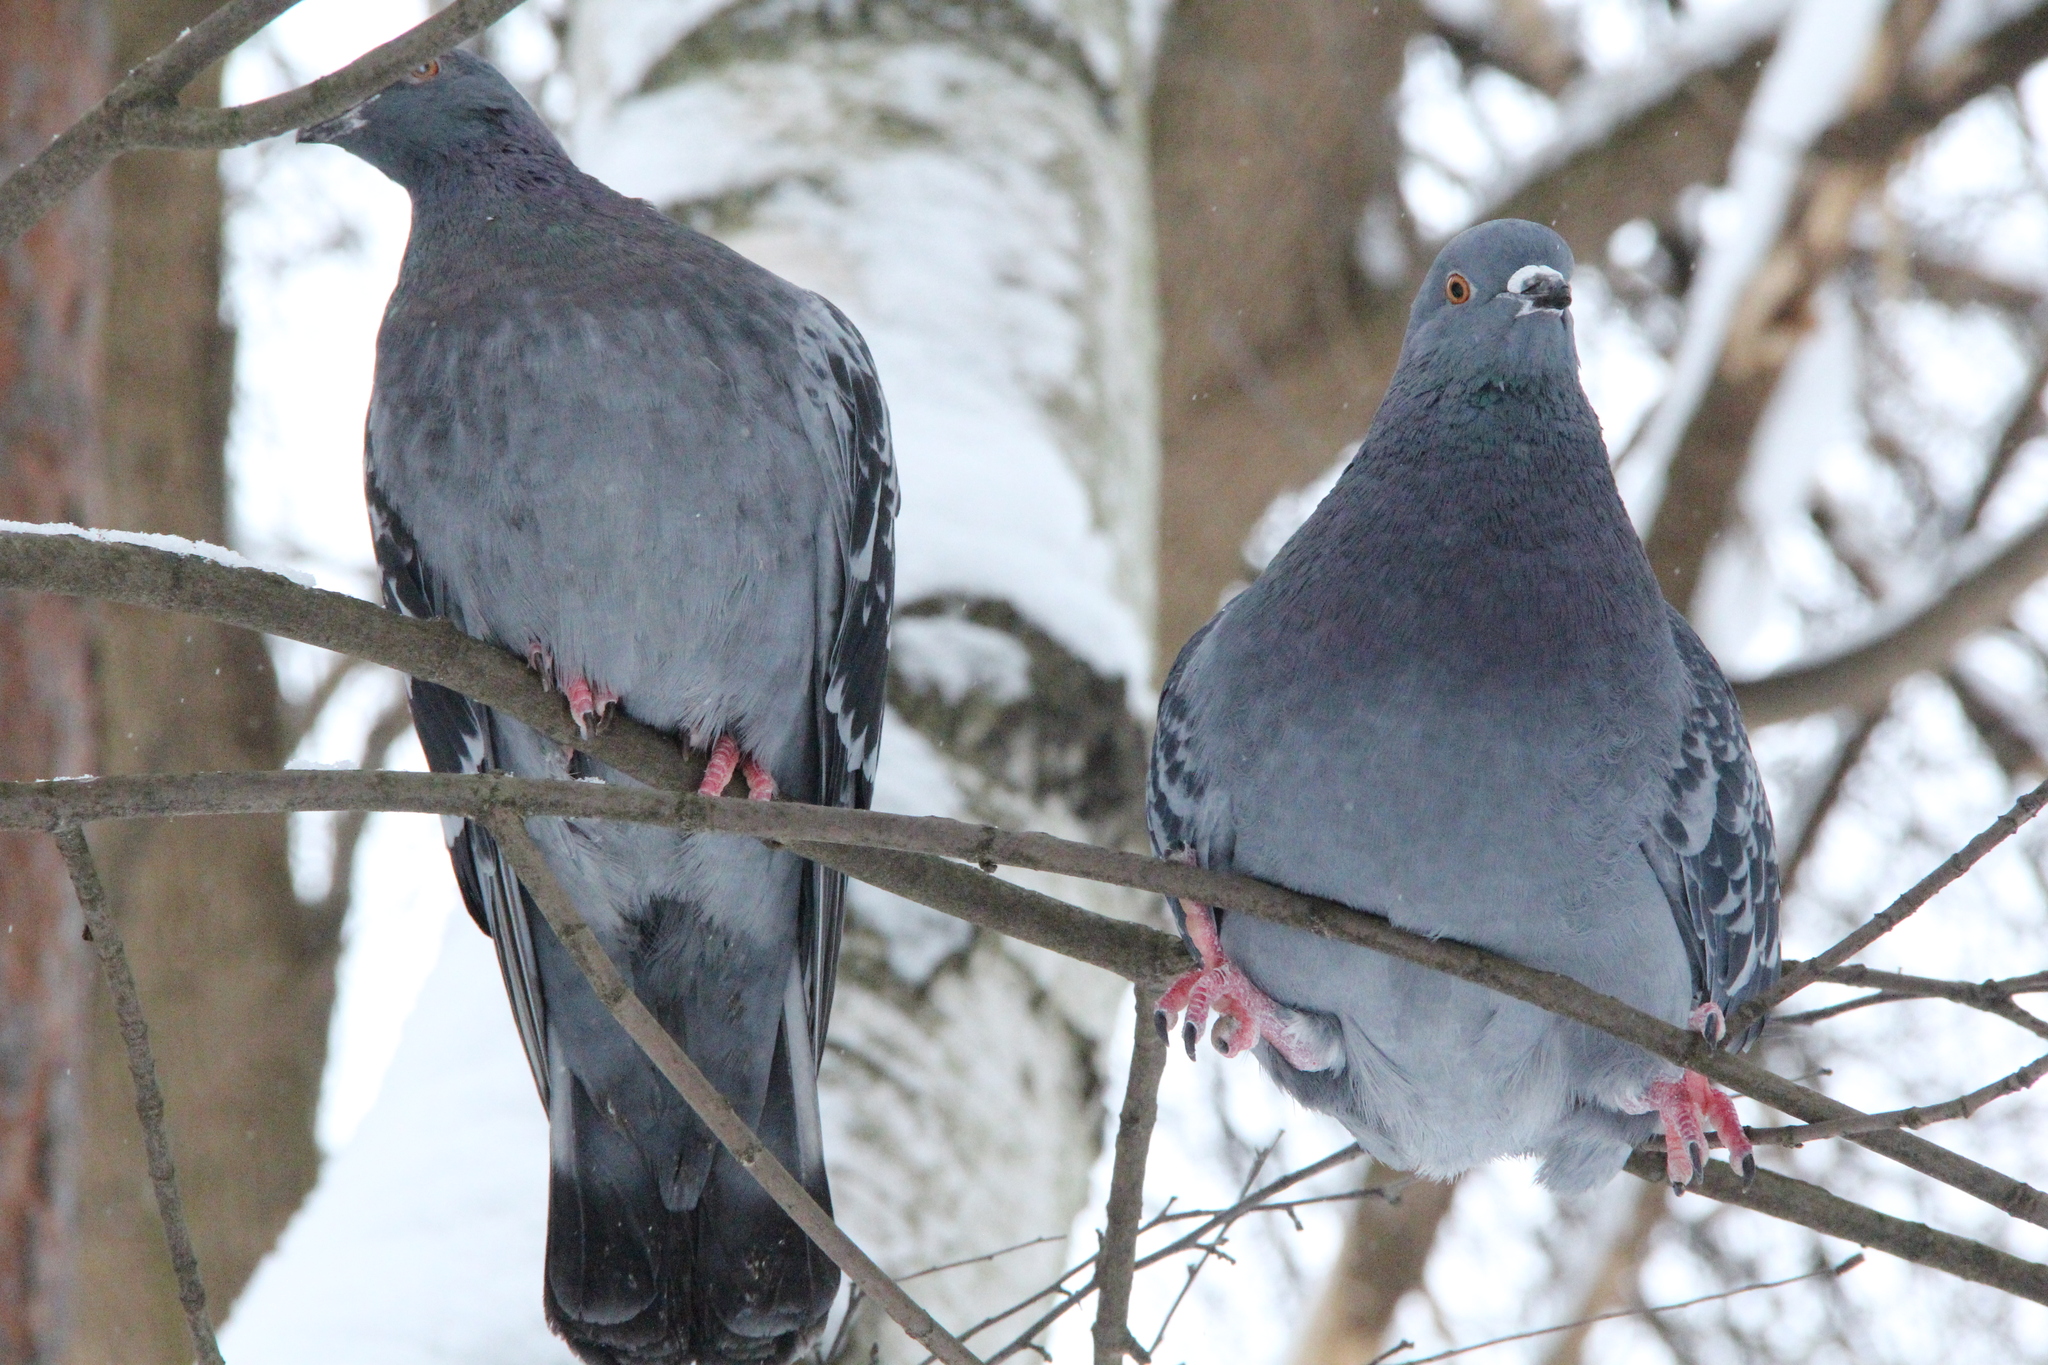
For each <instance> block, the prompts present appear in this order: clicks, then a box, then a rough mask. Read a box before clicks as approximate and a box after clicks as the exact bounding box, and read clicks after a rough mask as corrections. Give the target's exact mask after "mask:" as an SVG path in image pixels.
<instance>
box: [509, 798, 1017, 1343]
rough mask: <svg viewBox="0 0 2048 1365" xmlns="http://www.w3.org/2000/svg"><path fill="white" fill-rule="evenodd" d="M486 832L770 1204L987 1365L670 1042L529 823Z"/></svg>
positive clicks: (872, 1290)
mask: <svg viewBox="0 0 2048 1365" xmlns="http://www.w3.org/2000/svg"><path fill="white" fill-rule="evenodd" d="M485 823H486V825H487V826H488V828H489V829H490V831H491V834H492V835H493V836H494V837H495V838H496V839H497V841H498V847H499V849H500V850H502V851H503V853H504V854H505V858H506V861H508V862H510V863H511V864H512V870H513V871H514V872H515V873H516V874H517V875H518V877H519V883H520V885H521V886H523V887H525V888H526V892H527V894H528V895H529V896H530V897H531V898H532V900H533V903H534V906H535V907H536V908H537V909H538V910H539V911H540V913H541V916H542V918H544V919H546V920H547V922H548V927H549V928H550V929H553V930H554V932H555V938H556V939H557V940H558V941H559V942H560V943H561V945H562V948H563V950H564V951H565V952H567V953H568V954H569V957H570V958H571V959H572V960H573V961H574V962H575V963H576V968H577V970H578V971H580V972H582V973H583V978H584V980H586V981H588V982H589V983H590V989H591V990H593V991H595V992H596V993H597V998H598V1000H599V1001H600V1002H602V1003H603V1005H604V1007H605V1009H606V1010H607V1011H608V1012H609V1013H610V1014H611V1016H612V1018H614V1019H616V1020H618V1022H619V1027H620V1028H623V1029H624V1030H625V1031H626V1034H627V1036H629V1037H630V1038H632V1040H633V1041H634V1042H635V1043H637V1044H639V1046H640V1050H641V1051H642V1052H644V1053H646V1054H647V1060H648V1061H650V1062H652V1063H654V1065H655V1068H656V1069H657V1070H658V1071H660V1072H661V1074H662V1075H663V1076H665V1077H667V1079H668V1082H669V1084H670V1085H672V1086H674V1087H675V1089H676V1093H677V1094H678V1095H680V1096H682V1097H683V1099H684V1100H685V1101H686V1102H687V1103H688V1104H689V1106H690V1109H691V1111H692V1112H694V1113H695V1114H696V1115H697V1117H698V1118H699V1119H700V1120H701V1121H702V1122H703V1124H704V1126H705V1127H706V1128H709V1129H710V1130H711V1132H712V1135H713V1136H715V1137H716V1138H717V1139H718V1141H719V1143H720V1145H722V1146H723V1147H724V1148H725V1150H726V1151H727V1152H729V1153H731V1154H732V1159H733V1160H734V1161H737V1162H738V1163H739V1164H740V1165H741V1166H743V1167H745V1168H746V1170H747V1172H748V1174H750V1175H752V1176H753V1177H754V1179H755V1180H757V1181H759V1182H760V1185H761V1188H762V1189H763V1190H765V1191H766V1192H767V1194H768V1197H769V1198H771V1199H773V1200H774V1201H775V1203H776V1205H777V1206H778V1207H779V1208H781V1209H782V1211H783V1212H784V1213H786V1214H788V1215H789V1217H790V1221H792V1222H794V1223H795V1224H796V1225H797V1226H798V1227H800V1228H802V1229H803V1230H804V1235H805V1236H807V1237H809V1238H810V1239H811V1241H812V1242H813V1243H814V1244H815V1245H816V1246H817V1248H818V1249H819V1250H820V1251H822V1252H824V1253H825V1254H826V1255H827V1256H829V1257H831V1258H832V1263H833V1264H834V1265H836V1266H838V1267H839V1268H840V1269H841V1270H842V1271H844V1272H846V1278H847V1279H849V1280H851V1281H852V1282H853V1283H854V1284H857V1285H859V1286H860V1290H861V1292H862V1293H863V1294H865V1295H867V1296H868V1297H869V1298H870V1299H873V1300H874V1301H875V1302H876V1303H878V1304H880V1305H881V1306H882V1310H883V1311H884V1312H886V1313H887V1314H888V1315H889V1316H890V1317H891V1318H892V1319H894V1320H895V1322H896V1324H897V1325H898V1326H899V1327H901V1328H902V1329H903V1330H904V1331H905V1332H906V1333H908V1334H909V1336H910V1338H911V1340H913V1341H915V1342H917V1343H918V1344H919V1345H921V1346H923V1347H925V1348H926V1349H927V1350H929V1351H931V1352H932V1354H933V1355H935V1356H937V1357H938V1358H939V1359H940V1360H942V1361H944V1362H946V1365H980V1362H979V1361H978V1360H976V1359H975V1357H974V1353H973V1352H971V1351H969V1350H968V1349H967V1348H966V1347H965V1346H963V1345H961V1344H960V1342H959V1340H958V1339H957V1338H955V1337H954V1336H953V1334H952V1333H950V1332H948V1331H947V1330H946V1329H945V1328H943V1327H941V1326H939V1324H938V1323H937V1322H936V1321H934V1320H933V1318H932V1316H931V1314H929V1313H927V1312H925V1311H924V1309H922V1308H920V1307H919V1306H918V1305H917V1302H916V1301H915V1300H913V1299H912V1298H911V1297H910V1295H908V1294H906V1293H904V1292H903V1287H902V1286H901V1285H899V1284H897V1283H896V1282H895V1281H894V1280H892V1279H890V1278H889V1277H888V1276H887V1275H886V1274H884V1273H883V1272H882V1268H881V1267H880V1266H878V1265H876V1264H875V1263H874V1262H873V1261H872V1260H870V1259H869V1258H868V1255H867V1253H866V1252H864V1251H862V1250H861V1249H860V1248H859V1247H858V1246H856V1245H854V1242H853V1239H852V1238H850V1237H848V1236H847V1235H846V1234H845V1233H844V1232H842V1231H841V1230H840V1228H839V1225H838V1224H837V1223H835V1222H833V1221H832V1215H831V1214H829V1213H827V1212H825V1210H823V1209H822V1208H820V1207H818V1203H817V1201H816V1200H814V1199H812V1198H811V1196H810V1192H809V1191H808V1190H806V1189H804V1187H803V1184H802V1183H801V1182H800V1181H798V1180H797V1178H796V1177H795V1176H793V1175H791V1174H790V1173H789V1171H788V1169H787V1168H786V1167H784V1166H783V1164H782V1163H781V1162H780V1161H778V1160H776V1158H775V1154H774V1153H773V1152H771V1151H769V1150H768V1148H767V1147H766V1146H764V1145H763V1144H762V1142H761V1140H760V1139H759V1138H757V1137H755V1136H754V1134H753V1131H752V1130H751V1129H749V1128H748V1127H747V1125H746V1124H745V1122H743V1121H742V1120H741V1118H740V1116H739V1114H738V1112H737V1111H736V1110H734V1109H733V1107H732V1105H731V1104H730V1103H728V1102H727V1101H726V1098H725V1096H724V1095H722V1094H720V1093H719V1091H718V1087H716V1086H714V1085H713V1084H712V1083H711V1081H710V1079H709V1078H708V1077H706V1076H705V1074H704V1073H703V1072H702V1071H700V1070H698V1068H697V1064H696V1063H695V1062H693V1061H691V1060H690V1056H689V1054H688V1053H686V1052H684V1051H683V1048H682V1045H681V1044H679V1043H677V1042H676V1040H675V1039H674V1038H673V1037H672V1036H670V1034H669V1032H668V1030H667V1029H665V1028H663V1027H662V1026H661V1023H660V1021H659V1020H657V1019H656V1018H655V1017H654V1013H653V1011H651V1010H649V1009H648V1008H647V1006H646V1005H644V1004H642V1003H641V1000H640V997H639V996H638V995H636V994H634V992H633V988H632V987H631V986H629V985H627V984H626V979H625V978H624V977H623V976H621V975H620V974H619V969H618V968H617V967H616V966H615V965H613V963H612V960H611V958H610V956H609V955H607V954H606V952H605V950H604V946H603V945H602V944H600V943H599V942H598V941H597V935H596V934H594V933H592V932H591V929H590V925H589V924H588V923H586V922H585V920H584V918H583V915H582V912H580V911H579V910H577V908H576V906H575V904H574V902H572V901H571V900H570V899H569V897H568V895H567V894H566V893H565V892H564V891H563V890H562V887H561V884H560V883H559V882H557V881H556V880H555V874H554V873H553V872H551V871H550V870H549V869H548V865H547V863H546V862H545V861H544V860H543V859H542V857H541V852H540V847H539V845H537V844H535V843H534V842H533V836H531V835H530V834H528V833H527V832H526V822H525V820H524V819H522V818H521V817H520V816H518V815H517V814H514V813H510V812H504V813H501V814H499V815H497V816H496V817H494V818H492V819H490V820H487V821H486V822H485Z"/></svg>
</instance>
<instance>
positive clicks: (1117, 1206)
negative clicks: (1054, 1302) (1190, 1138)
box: [1094, 982, 1166, 1365]
mask: <svg viewBox="0 0 2048 1365" xmlns="http://www.w3.org/2000/svg"><path fill="white" fill-rule="evenodd" d="M1133 998H1134V999H1135V1001H1136V1002H1137V1003H1136V1009H1135V1013H1134V1017H1135V1018H1136V1020H1137V1023H1136V1026H1135V1028H1134V1029H1133V1030H1132V1035H1131V1070H1130V1075H1129V1078H1128V1079H1127V1080H1126V1081H1125V1082H1124V1103H1123V1109H1122V1112H1121V1113H1119V1114H1118V1115H1117V1125H1116V1156H1115V1158H1114V1159H1113V1161H1112V1164H1111V1166H1110V1177H1109V1204H1108V1208H1107V1209H1106V1210H1105V1212H1104V1215H1103V1227H1102V1249H1101V1250H1100V1251H1099V1252H1098V1253H1097V1258H1096V1271H1095V1278H1096V1281H1097V1283H1098V1285H1099V1286H1100V1289H1099V1292H1098V1295H1097V1298H1096V1307H1095V1333H1094V1336H1095V1365H1119V1362H1121V1361H1122V1360H1123V1358H1124V1357H1125V1356H1126V1355H1136V1356H1137V1358H1138V1360H1139V1361H1140V1362H1147V1361H1149V1360H1150V1358H1151V1357H1150V1353H1149V1352H1143V1353H1141V1352H1134V1351H1133V1350H1132V1349H1131V1348H1132V1346H1134V1345H1135V1341H1134V1339H1133V1338H1132V1336H1131V1329H1130V1313H1131V1275H1132V1273H1133V1272H1134V1271H1135V1269H1136V1265H1135V1262H1136V1260H1137V1255H1138V1224H1139V1223H1140V1222H1141V1221H1142V1220H1143V1218H1144V1216H1145V1207H1144V1205H1145V1157H1146V1154H1147V1153H1148V1152H1150V1151H1151V1148H1152V1125H1153V1124H1154V1123H1155V1122H1156V1121H1157V1120H1158V1118H1159V1078H1160V1077H1161V1076H1163V1075H1165V1074H1166V1039H1165V1037H1164V1036H1162V1034H1161V1032H1160V1030H1159V1029H1158V1028H1157V1027H1156V1026H1155V1025H1154V1023H1153V1018H1152V1015H1153V1009H1152V1002H1153V1001H1154V1000H1155V999H1157V998H1158V996H1157V993H1156V990H1154V989H1151V988H1149V983H1145V982H1140V983H1138V986H1137V989H1136V990H1135V991H1134V992H1133Z"/></svg>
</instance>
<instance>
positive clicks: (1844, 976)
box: [1771, 963, 2048, 1038]
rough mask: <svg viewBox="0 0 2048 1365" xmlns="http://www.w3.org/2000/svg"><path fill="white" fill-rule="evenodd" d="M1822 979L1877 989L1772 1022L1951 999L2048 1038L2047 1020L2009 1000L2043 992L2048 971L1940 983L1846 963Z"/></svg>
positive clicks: (1809, 1019)
mask: <svg viewBox="0 0 2048 1365" xmlns="http://www.w3.org/2000/svg"><path fill="white" fill-rule="evenodd" d="M1821 979H1822V980H1823V981H1825V982H1827V983H1828V984H1830V985H1841V986H1878V987H1880V989H1879V990H1878V991H1877V992H1876V993H1875V994H1872V995H1863V996H1858V997H1856V998H1855V999H1854V1000H1844V1001H1842V1002H1841V1003H1840V1004H1837V1005H1829V1006H1826V1007H1825V1008H1822V1009H1817V1010H1805V1011H1802V1012H1800V1013H1798V1014H1774V1015H1772V1016H1771V1018H1772V1020H1773V1021H1774V1022H1776V1023H1780V1024H1817V1023H1820V1022H1821V1021H1823V1020H1826V1019H1833V1018H1835V1017H1836V1016H1837V1015H1842V1014H1847V1013H1849V1012H1850V1011H1851V1010H1859V1009H1867V1008H1869V1007H1870V1006H1872V1005H1891V1004H1897V1003H1898V1002H1899V1001H1901V1000H1928V999H1937V1000H1952V1001H1954V1002H1955V1003H1956V1004H1959V1005H1968V1006H1969V1007H1970V1008H1972V1009H1977V1010H1982V1011H1984V1012H1985V1013H1986V1014H1991V1015H1996V1016H1997V1017H1998V1018H2000V1019H2003V1020H2005V1021H2006V1022H2008V1023H2011V1024H2017V1025H2018V1026H2019V1027H2021V1028H2023V1029H2025V1030H2026V1031H2027V1032H2029V1033H2031V1034H2034V1035H2036V1036H2037V1037H2041V1038H2048V1020H2043V1019H2040V1018H2039V1017H2037V1016H2036V1015H2034V1014H2033V1013H2032V1012H2031V1011H2029V1010H2024V1009H2021V1008H2020V1006H2019V1004H2018V1003H2017V1002H2016V1001H2014V999H2013V997H2014V996H2015V995H2026V994H2030V993H2034V992H2039V991H2044V990H2048V973H2043V972H2036V973H2034V974H2033V975H2031V976H2016V977H2012V978H2009V979H2008V980H2005V981H1942V980H1938V979H1936V978H1934V977H1926V976H1907V975H1904V974H1903V973H1900V972H1883V971H1879V970H1877V969H1876V968H1875V967H1865V966H1862V965H1860V964H1857V963H1851V964H1849V965H1847V966H1843V967H1830V968H1829V969H1828V970H1826V971H1824V972H1822V973H1821Z"/></svg>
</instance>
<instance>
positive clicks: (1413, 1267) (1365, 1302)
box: [1293, 1163, 1458, 1365]
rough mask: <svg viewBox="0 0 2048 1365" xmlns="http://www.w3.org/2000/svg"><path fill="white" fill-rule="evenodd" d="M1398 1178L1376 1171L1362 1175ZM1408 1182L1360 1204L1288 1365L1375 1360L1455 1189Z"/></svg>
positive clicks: (1423, 1267) (1424, 1266) (1417, 1282)
mask: <svg viewBox="0 0 2048 1365" xmlns="http://www.w3.org/2000/svg"><path fill="white" fill-rule="evenodd" d="M1398 1175H1399V1173H1397V1172H1395V1171H1391V1170H1389V1169H1387V1168H1386V1167H1384V1166H1380V1165H1378V1164H1377V1163H1375V1164H1374V1165H1373V1166H1372V1167H1371V1168H1370V1170H1369V1172H1368V1173H1367V1175H1366V1181H1367V1182H1368V1184H1370V1183H1373V1182H1374V1181H1375V1178H1376V1177H1384V1178H1388V1179H1392V1178H1396V1177H1398ZM1409 1179H1410V1180H1411V1181H1412V1183H1410V1184H1409V1185H1408V1186H1407V1187H1406V1188H1405V1189H1404V1190H1403V1191H1402V1192H1401V1197H1400V1198H1399V1199H1385V1200H1360V1201H1358V1205H1357V1207H1356V1208H1354V1209H1352V1211H1351V1216H1350V1218H1349V1219H1348V1220H1347V1222H1346V1226H1345V1229H1344V1243H1343V1246H1342V1247H1341V1248H1340V1249H1339V1250H1338V1252H1337V1260H1336V1263H1335V1264H1334V1265H1332V1266H1331V1268H1330V1274H1329V1278H1328V1280H1327V1281H1326V1282H1325V1284H1324V1286H1323V1291H1322V1294H1321V1296H1320V1298H1319V1299H1318V1301H1317V1304H1316V1306H1315V1308H1314V1309H1313V1310H1312V1311H1311V1313H1310V1315H1309V1320H1308V1322H1307V1324H1306V1325H1305V1326H1304V1328H1303V1330H1302V1333H1301V1340H1300V1342H1299V1344H1298V1345H1297V1347H1296V1349H1295V1352H1294V1356H1293V1365H1359V1362H1360V1361H1362V1360H1367V1359H1370V1358H1371V1357H1372V1356H1374V1355H1375V1354H1377V1353H1378V1352H1379V1351H1380V1349H1381V1345H1382V1343H1383V1342H1384V1341H1385V1340H1386V1336H1387V1328H1388V1326H1389V1325H1390V1324H1391V1323H1392V1322H1393V1320H1394V1313H1395V1311H1396V1310H1397V1309H1398V1308H1399V1307H1400V1306H1401V1301H1402V1300H1403V1299H1404V1298H1406V1297H1407V1295H1408V1294H1409V1292H1410V1291H1412V1290H1414V1289H1417V1288H1419V1287H1420V1286H1421V1285H1422V1283H1423V1276H1424V1274H1425V1273H1426V1272H1427V1270H1428V1268H1429V1260H1430V1255H1431V1253H1432V1252H1433V1251H1434V1250H1435V1247H1436V1238H1437V1231H1438V1229H1439V1228H1440V1227H1441V1226H1442V1224H1443V1220H1444V1216H1445V1215H1446V1214H1448V1213H1449V1212H1450V1210H1451V1205H1452V1203H1453V1202H1454V1201H1455V1199H1456V1197H1457V1192H1458V1187H1457V1184H1456V1183H1455V1182H1451V1181H1444V1182H1437V1181H1433V1180H1418V1179H1414V1178H1413V1177H1409Z"/></svg>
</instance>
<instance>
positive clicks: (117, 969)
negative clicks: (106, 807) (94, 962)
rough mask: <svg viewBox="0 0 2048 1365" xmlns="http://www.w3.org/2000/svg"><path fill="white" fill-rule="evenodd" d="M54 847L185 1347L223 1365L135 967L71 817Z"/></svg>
mask: <svg viewBox="0 0 2048 1365" xmlns="http://www.w3.org/2000/svg"><path fill="white" fill-rule="evenodd" d="M55 837H56V840H57V848H58V850H59V851H60V852H61V853H63V855H64V865H65V867H67V868H68V869H70V872H71V886H72V889H73V890H74V891H76V892H77V894H78V905H79V908H80V909H82V910H83V911H84V912H85V927H86V934H87V936H88V937H89V938H91V940H92V946H93V950H94V951H95V952H96V953H98V954H99V959H100V971H101V972H102V973H104V974H105V976H106V978H107V993H108V994H110V995H112V996H113V997H114V1017H115V1018H116V1019H118V1020H119V1021H120V1025H121V1044H122V1046H123V1047H124V1048H125V1049H126V1050H127V1053H128V1076H129V1078H130V1079H131V1080H133V1081H134V1082H135V1115H136V1117H137V1118H139V1119H141V1120H142V1149H143V1151H144V1152H145V1153H146V1154H147V1155H148V1158H149V1184H150V1188H151V1189H152V1190H154V1191H155V1192H156V1212H157V1217H158V1218H159V1219H160V1220H162V1222H163V1225H164V1244H165V1246H167V1247H168V1248H169V1249H170V1253H171V1269H172V1271H173V1272H174V1273H175V1274H176V1275H177V1277H178V1303H179V1305H180V1306H181V1307H182V1308H183V1309H184V1310H185V1329H186V1331H188V1332H190V1333H191V1335H192V1350H193V1353H194V1354H196V1355H197V1356H198V1357H199V1360H200V1362H201V1365H222V1362H221V1357H220V1343H219V1342H217V1341H215V1340H214V1336H213V1322H212V1320H211V1319H210V1318H208V1317H207V1314H206V1285H205V1282H204V1281H202V1280H201V1279H200V1278H199V1255H198V1253H197V1252H195V1251H194V1250H193V1249H192V1229H191V1228H190V1227H189V1226H187V1225H186V1222H185V1201H184V1200H183V1199H182V1198H181V1197H179V1194H178V1169H177V1166H176V1165H175V1164H174V1163H173V1162H172V1160H171V1135H170V1131H169V1129H168V1128H167V1127H166V1126H165V1124H164V1093H163V1089H162V1087H160V1086H159V1085H158V1084H157V1079H156V1060H155V1058H153V1057H152V1056H151V1055H150V1051H149V1023H148V1021H147V1020H145V1019H144V1018H143V1014H142V996H141V993H140V992H138V991H137V990H136V989H135V974H134V973H133V972H131V971H130V970H129V969H128V951H127V949H126V948H125V947H123V946H122V943H121V931H120V929H119V928H118V927H116V925H115V924H114V917H113V914H112V913H111V912H110V911H109V910H108V909H107V895H106V890H105V888H104V887H102V886H101V885H100V873H99V868H98V866H97V865H96V864H95V863H94V862H93V857H92V850H91V849H89V848H87V847H86V843H85V835H84V834H83V833H82V832H80V830H79V828H78V827H77V826H76V825H68V826H66V827H64V828H62V829H59V830H57V831H55Z"/></svg>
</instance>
